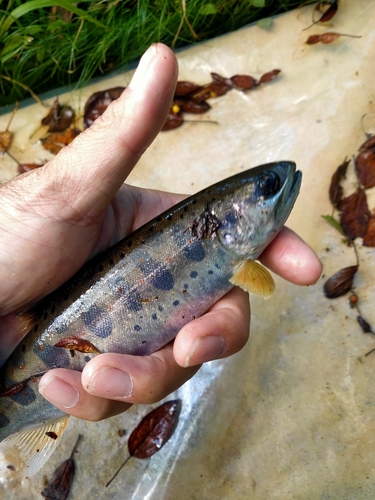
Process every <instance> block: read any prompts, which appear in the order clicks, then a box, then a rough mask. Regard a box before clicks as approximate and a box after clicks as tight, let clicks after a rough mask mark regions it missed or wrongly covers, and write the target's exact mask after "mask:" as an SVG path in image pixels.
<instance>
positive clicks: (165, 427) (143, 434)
mask: <svg viewBox="0 0 375 500" xmlns="http://www.w3.org/2000/svg"><path fill="white" fill-rule="evenodd" d="M180 409H181V402H180V400H179V399H176V400H173V401H168V402H167V403H164V404H162V405H161V406H159V407H158V408H155V410H152V411H151V412H150V413H148V414H147V415H146V416H145V417H144V418H143V419H142V420H141V422H140V423H139V424H138V425H137V427H136V428H135V429H134V430H133V432H132V433H131V434H130V436H129V440H128V449H129V453H130V455H131V456H133V457H136V458H148V457H151V456H152V455H154V454H155V453H156V452H157V451H159V450H160V448H161V447H162V446H164V445H165V443H166V442H167V441H168V439H169V438H170V437H171V435H172V433H173V431H174V429H175V427H176V423H177V418H178V415H179V413H180Z"/></svg>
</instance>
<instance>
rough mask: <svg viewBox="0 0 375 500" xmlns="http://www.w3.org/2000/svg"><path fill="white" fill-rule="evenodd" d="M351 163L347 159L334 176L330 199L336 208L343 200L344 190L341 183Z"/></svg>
mask: <svg viewBox="0 0 375 500" xmlns="http://www.w3.org/2000/svg"><path fill="white" fill-rule="evenodd" d="M349 163H350V160H347V159H346V158H345V160H344V161H343V163H342V164H341V165H339V166H338V167H337V169H336V171H335V173H334V174H333V175H332V178H331V184H330V186H329V199H330V200H331V203H332V205H333V206H334V207H335V206H336V205H337V204H338V202H339V201H341V199H342V195H343V193H344V190H343V188H342V186H341V181H342V180H343V179H345V176H346V171H347V169H348V165H349Z"/></svg>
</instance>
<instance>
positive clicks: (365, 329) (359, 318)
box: [357, 315, 372, 333]
mask: <svg viewBox="0 0 375 500" xmlns="http://www.w3.org/2000/svg"><path fill="white" fill-rule="evenodd" d="M357 321H358V323H359V325H360V327H361V328H362V331H363V333H372V328H371V326H370V325H369V323H367V321H366V320H365V319H363V318H362V316H361V315H358V316H357Z"/></svg>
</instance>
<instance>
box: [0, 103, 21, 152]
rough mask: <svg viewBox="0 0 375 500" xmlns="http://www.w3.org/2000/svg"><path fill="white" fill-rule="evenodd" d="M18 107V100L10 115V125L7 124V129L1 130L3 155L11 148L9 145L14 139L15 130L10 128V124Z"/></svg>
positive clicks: (0, 146) (0, 137)
mask: <svg viewBox="0 0 375 500" xmlns="http://www.w3.org/2000/svg"><path fill="white" fill-rule="evenodd" d="M17 109H18V102H16V105H15V106H14V109H13V111H12V114H11V115H10V118H9V122H8V125H7V126H6V129H5V130H3V131H2V132H0V154H1V155H3V154H4V153H6V152H7V151H8V149H9V146H10V144H11V142H12V140H13V135H14V134H13V132H11V131H10V130H9V127H10V124H11V123H12V120H13V118H14V115H15V114H16V111H17Z"/></svg>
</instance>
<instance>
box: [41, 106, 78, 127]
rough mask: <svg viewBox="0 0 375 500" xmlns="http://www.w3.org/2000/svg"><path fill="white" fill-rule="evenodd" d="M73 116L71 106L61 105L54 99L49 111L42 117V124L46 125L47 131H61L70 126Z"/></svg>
mask: <svg viewBox="0 0 375 500" xmlns="http://www.w3.org/2000/svg"><path fill="white" fill-rule="evenodd" d="M74 118H75V113H74V110H73V108H71V107H70V106H61V105H60V103H59V100H58V99H56V100H55V102H54V103H53V105H52V107H51V109H50V111H49V113H48V115H47V116H45V117H44V118H43V119H42V125H47V126H48V132H62V131H64V130H66V129H67V128H69V127H70V125H71V124H72V123H73V121H74Z"/></svg>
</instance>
